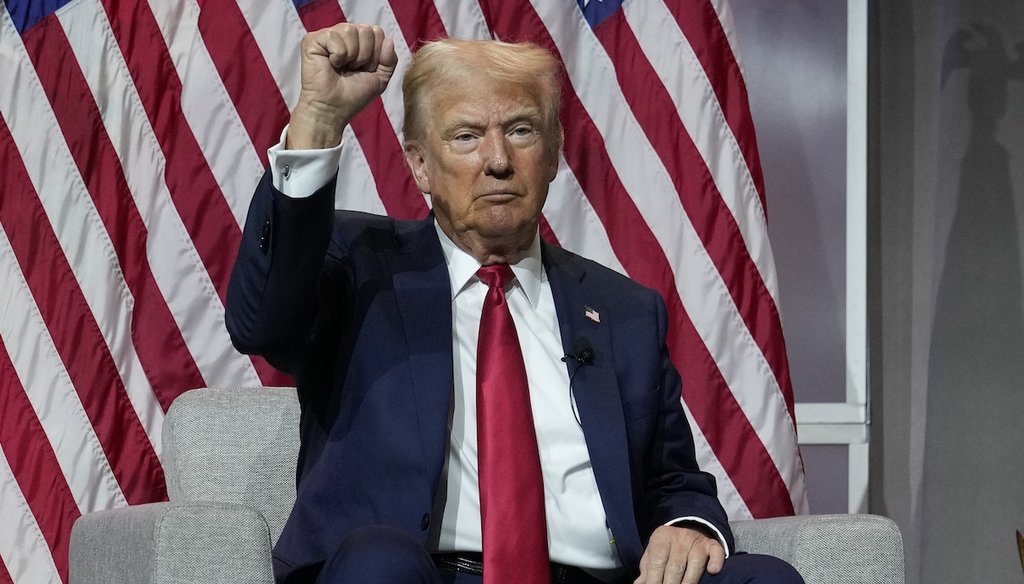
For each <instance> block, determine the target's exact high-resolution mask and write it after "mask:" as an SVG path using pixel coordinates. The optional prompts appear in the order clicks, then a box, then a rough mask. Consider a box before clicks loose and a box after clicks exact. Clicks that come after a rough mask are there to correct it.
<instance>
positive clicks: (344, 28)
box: [316, 23, 359, 69]
mask: <svg viewBox="0 0 1024 584" xmlns="http://www.w3.org/2000/svg"><path fill="white" fill-rule="evenodd" d="M320 32H321V33H322V36H320V37H318V38H317V39H316V40H317V41H318V42H319V43H320V44H321V46H323V48H324V49H325V51H326V54H327V57H328V59H329V60H330V61H331V66H332V67H334V68H335V69H346V68H349V66H350V65H351V63H352V60H353V59H354V58H355V56H356V54H357V52H358V47H359V33H358V31H357V30H356V28H355V27H354V26H352V25H349V24H346V23H342V24H339V25H337V26H334V27H331V28H329V29H326V30H323V31H320Z"/></svg>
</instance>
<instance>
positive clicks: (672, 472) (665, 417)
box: [640, 294, 735, 550]
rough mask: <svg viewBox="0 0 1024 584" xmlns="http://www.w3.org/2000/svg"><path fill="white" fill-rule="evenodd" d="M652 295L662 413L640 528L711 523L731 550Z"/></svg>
mask: <svg viewBox="0 0 1024 584" xmlns="http://www.w3.org/2000/svg"><path fill="white" fill-rule="evenodd" d="M655 296H656V300H655V312H656V317H657V323H658V325H657V328H658V335H659V336H658V338H659V339H661V349H660V355H659V363H660V368H661V369H660V379H661V387H660V389H661V393H660V396H661V412H660V415H659V419H658V422H657V425H656V428H655V434H654V437H653V439H652V441H651V448H650V449H649V450H648V454H647V460H646V464H645V467H646V469H647V472H646V483H645V485H644V497H645V507H646V509H647V511H648V513H647V519H648V521H649V524H648V525H643V526H640V527H641V529H642V530H643V533H644V534H646V535H645V538H646V537H649V536H650V534H651V532H652V531H654V529H655V528H657V527H658V526H661V525H664V524H666V523H669V522H671V521H674V520H676V519H679V518H683V517H697V518H700V519H702V520H704V521H706V522H707V523H709V524H711V525H713V526H714V527H715V528H716V529H717V530H718V531H719V532H720V533H721V534H722V537H723V539H724V540H725V543H726V546H727V549H729V550H734V549H735V543H734V541H733V535H732V531H731V530H730V529H729V519H728V516H727V514H726V512H725V509H724V508H723V507H722V504H721V503H720V502H719V501H718V496H717V487H716V485H715V478H714V476H712V475H711V474H709V473H707V472H703V471H701V470H700V468H699V467H698V465H697V458H696V453H695V448H694V441H693V433H692V431H691V429H690V425H689V423H688V421H687V419H686V416H685V414H684V413H683V408H682V404H681V403H680V399H681V397H682V381H681V379H680V377H679V373H678V372H677V371H676V368H675V366H673V364H672V362H671V360H670V359H669V354H668V348H667V346H666V344H665V342H664V340H665V338H666V334H667V329H668V325H667V322H668V320H667V313H666V310H665V305H664V302H663V301H662V300H661V297H660V296H657V295H656V294H655Z"/></svg>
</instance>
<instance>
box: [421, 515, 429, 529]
mask: <svg viewBox="0 0 1024 584" xmlns="http://www.w3.org/2000/svg"><path fill="white" fill-rule="evenodd" d="M428 527H430V513H424V514H423V519H420V529H422V530H423V531H426V530H427V528H428Z"/></svg>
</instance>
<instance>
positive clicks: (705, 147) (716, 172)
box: [623, 2, 778, 305]
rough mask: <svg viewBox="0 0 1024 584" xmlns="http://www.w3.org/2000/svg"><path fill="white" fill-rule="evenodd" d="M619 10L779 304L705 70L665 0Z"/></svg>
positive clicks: (757, 213) (754, 205) (758, 225)
mask: <svg viewBox="0 0 1024 584" xmlns="http://www.w3.org/2000/svg"><path fill="white" fill-rule="evenodd" d="M623 10H624V11H625V14H626V19H627V21H628V22H629V26H630V27H631V28H632V29H633V31H634V34H635V36H636V39H637V42H639V44H640V47H641V48H642V49H643V51H644V54H645V55H646V57H647V60H648V61H650V63H651V66H652V67H653V68H654V70H655V71H656V72H657V74H658V77H659V78H660V79H661V83H662V85H663V86H664V87H665V89H666V90H667V91H668V93H669V95H670V96H671V97H672V101H673V103H675V105H676V111H678V112H679V116H680V118H681V119H682V122H683V126H684V127H685V128H686V131H687V133H688V134H689V135H690V137H691V138H692V139H693V142H694V144H695V145H696V147H697V150H698V151H699V152H700V155H701V158H702V159H703V160H704V163H705V164H706V165H707V167H708V170H709V171H710V172H711V176H712V178H713V180H714V182H715V186H716V187H718V191H719V193H720V194H721V195H722V200H723V201H724V202H725V204H726V206H727V207H728V208H729V211H730V212H731V213H732V216H733V217H734V218H735V220H736V224H737V225H738V227H739V229H740V233H741V234H742V237H743V241H744V242H745V243H746V247H747V250H748V251H749V253H750V257H751V259H752V260H753V261H754V264H755V265H756V266H757V271H758V272H759V273H760V274H761V279H762V280H763V281H764V284H765V287H767V288H768V292H769V293H770V294H771V295H772V300H773V301H775V303H776V305H777V304H778V280H777V278H776V273H775V264H774V262H773V260H772V253H771V245H770V244H769V242H768V230H767V222H766V220H765V215H764V208H762V207H761V198H760V196H759V195H758V193H757V188H756V187H755V186H754V179H753V177H751V175H750V169H749V168H747V163H746V161H745V160H744V158H743V153H742V151H741V150H740V147H739V144H738V143H737V141H736V136H734V135H733V133H732V130H731V129H730V128H729V125H728V123H726V121H725V114H724V113H723V112H722V108H721V106H720V105H719V103H718V100H717V99H716V98H715V92H714V88H713V87H712V86H711V81H710V80H709V79H708V76H707V73H706V72H705V71H704V69H703V67H702V66H701V64H700V61H698V60H697V55H696V54H695V53H694V51H693V47H692V46H691V45H690V43H689V42H688V41H687V40H686V37H685V36H683V33H682V31H681V30H680V29H679V26H678V24H677V23H676V21H675V19H674V18H673V16H672V14H671V13H670V12H669V11H668V9H667V8H666V7H665V5H664V4H662V3H661V2H648V3H644V4H643V5H640V4H637V3H635V2H627V3H626V4H624V5H623Z"/></svg>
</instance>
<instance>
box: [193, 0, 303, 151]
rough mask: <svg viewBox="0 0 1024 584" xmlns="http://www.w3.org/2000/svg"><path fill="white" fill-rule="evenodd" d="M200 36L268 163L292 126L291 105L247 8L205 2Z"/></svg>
mask: <svg viewBox="0 0 1024 584" xmlns="http://www.w3.org/2000/svg"><path fill="white" fill-rule="evenodd" d="M199 33H200V34H201V35H202V36H203V42H204V43H205V44H206V49H207V51H208V52H209V54H210V58H211V59H212V60H213V64H214V66H215V67H216V68H217V72H218V73H220V77H221V79H222V80H223V82H224V88H225V89H226V90H227V92H228V95H230V96H231V101H232V102H233V103H234V104H235V110H237V111H238V116H239V118H241V120H242V125H244V126H245V130H246V131H247V132H248V133H249V138H250V139H251V141H252V145H253V147H254V148H255V149H256V154H257V155H259V157H260V162H262V163H263V166H266V165H267V148H270V147H271V146H273V145H274V144H276V143H277V141H278V137H279V136H280V134H281V128H282V127H284V125H285V124H286V123H287V122H288V106H287V105H286V104H285V102H284V97H283V96H282V95H281V90H280V89H279V88H278V86H277V82H276V81H274V77H273V75H272V74H271V73H270V67H268V66H267V61H266V60H265V59H264V58H263V53H261V52H260V48H259V46H258V45H257V44H256V39H255V38H254V37H253V35H252V31H251V30H249V25H248V23H247V22H246V20H245V16H244V15H243V14H242V10H241V9H240V8H239V7H238V4H237V3H235V2H221V1H212V2H211V1H210V0H201V1H200V3H199Z"/></svg>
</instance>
